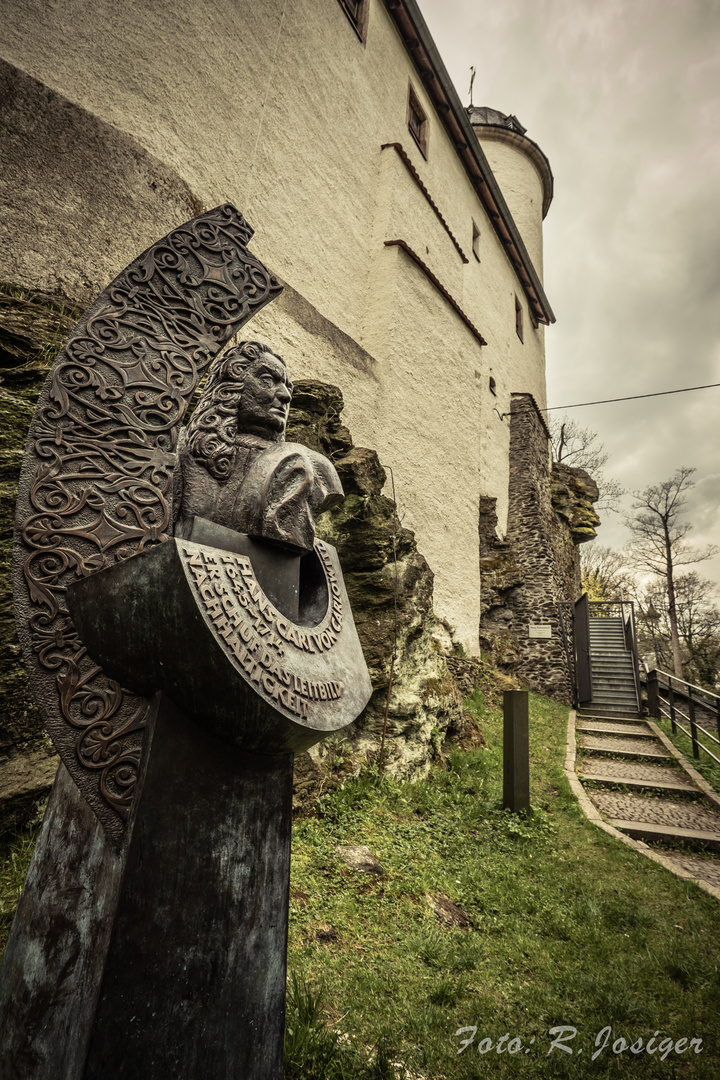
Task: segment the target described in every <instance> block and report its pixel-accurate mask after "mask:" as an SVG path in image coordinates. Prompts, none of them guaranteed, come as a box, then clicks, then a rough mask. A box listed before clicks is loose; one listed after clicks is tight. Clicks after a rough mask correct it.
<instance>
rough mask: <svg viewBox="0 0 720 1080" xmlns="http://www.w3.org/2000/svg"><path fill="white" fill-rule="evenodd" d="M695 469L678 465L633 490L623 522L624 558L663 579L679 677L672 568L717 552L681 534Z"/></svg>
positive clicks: (680, 662)
mask: <svg viewBox="0 0 720 1080" xmlns="http://www.w3.org/2000/svg"><path fill="white" fill-rule="evenodd" d="M694 472H695V469H689V468H681V469H678V470H677V472H676V473H675V475H674V476H672V477H670V479H669V480H664V481H663V482H662V483H661V484H656V485H654V486H651V487H647V488H645V490H644V491H640V492H635V495H634V498H635V502H634V504H633V508H632V509H633V514H632V516H628V517H627V518H626V521H625V524H626V525H627V527H628V529H629V530H630V532H631V533H632V539H631V541H630V543H629V544H628V545H627V549H626V550H627V555H628V562H629V563H630V565H631V566H633V567H634V568H635V569H636V570H638V571H639V572H640V573H643V574H653V575H654V576H656V577H658V578H661V579H662V580H663V582H664V590H665V594H666V596H667V617H668V623H669V627H670V645H671V648H672V658H673V669H674V673H675V675H677V677H678V678H679V679H682V677H683V656H682V648H681V645H680V633H679V630H678V603H677V587H676V580H675V579H676V570H677V568H678V567H679V566H688V565H690V564H692V563H698V562H703V561H704V560H705V559H709V558H711V556H713V555H715V554H716V552H717V550H718V549H717V548H716V547H714V546H708V547H706V548H702V549H699V548H692V547H691V546H690V545H689V544H688V543H687V542H686V541H685V537H686V536H687V534H688V533H689V531H690V529H691V528H692V525H691V524H690V522H688V521H683V520H682V519H683V516H684V513H685V499H686V495H687V492H688V491H689V489H690V488H691V487H693V484H694V481H693V480H691V479H690V478H691V476H692V474H693V473H694Z"/></svg>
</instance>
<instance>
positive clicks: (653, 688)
mask: <svg viewBox="0 0 720 1080" xmlns="http://www.w3.org/2000/svg"><path fill="white" fill-rule="evenodd" d="M647 694H648V712H649V713H650V715H651V716H654V717H655V718H656V719H657V720H659V719H660V693H659V691H658V673H657V671H656V670H653V671H648V677H647Z"/></svg>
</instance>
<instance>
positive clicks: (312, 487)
mask: <svg viewBox="0 0 720 1080" xmlns="http://www.w3.org/2000/svg"><path fill="white" fill-rule="evenodd" d="M291 396H292V383H291V381H290V377H289V375H288V371H287V368H286V366H285V361H284V360H283V359H282V357H281V356H277V355H276V354H275V353H273V352H271V351H270V349H269V347H268V346H266V345H262V344H261V343H260V342H257V341H244V342H241V344H240V345H238V346H237V347H236V348H233V349H229V350H228V352H226V353H225V354H224V355H223V357H222V358H221V360H219V361H218V363H217V364H215V365H214V366H213V369H212V371H211V372H210V377H209V379H208V382H207V386H206V387H205V390H204V391H203V394H202V397H201V398H200V401H199V402H198V405H197V408H196V409H195V412H194V413H193V415H192V418H191V420H190V422H189V424H188V426H187V431H186V433H185V438H184V440H183V445H182V447H181V449H180V454H179V467H178V471H177V473H176V477H177V484H176V496H175V501H176V505H177V507H178V523H177V528H176V530H175V535H176V536H177V535H180V536H188V535H189V529H190V528H191V527H192V521H193V519H194V518H195V517H203V518H207V519H210V520H211V521H216V522H218V523H219V524H221V525H225V526H227V527H228V528H232V529H235V530H236V531H237V532H240V533H247V534H248V535H250V536H252V537H255V538H257V539H262V540H266V541H268V542H269V543H272V544H274V545H279V546H281V547H284V548H289V549H290V550H294V551H301V552H302V551H312V549H313V544H314V542H315V519H316V518H317V516H318V515H319V514H321V513H322V512H323V510H326V509H328V508H329V507H330V506H332V505H334V504H335V503H337V502H338V501H339V500H340V499H341V498H342V494H343V490H342V485H341V483H340V480H339V478H338V475H337V472H336V471H335V466H334V465H333V464H332V462H330V461H328V459H327V458H326V457H325V456H324V455H322V454H318V453H316V452H315V451H314V450H309V449H308V448H307V447H305V446H301V445H300V444H298V443H286V442H285V426H286V424H287V418H288V411H289V407H290V400H291Z"/></svg>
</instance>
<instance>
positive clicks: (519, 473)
mask: <svg viewBox="0 0 720 1080" xmlns="http://www.w3.org/2000/svg"><path fill="white" fill-rule="evenodd" d="M511 409H512V411H511V417H510V484H509V507H510V509H509V515H508V530H507V534H506V537H505V540H504V541H500V540H498V538H497V535H496V532H495V526H496V523H497V519H496V516H495V501H494V499H492V498H486V499H483V500H481V505H480V572H481V578H482V604H481V607H482V619H481V627H480V640H481V644H482V645H483V647H484V648H486V649H488V650H489V651H490V653H491V655H492V657H493V659H494V661H495V662H496V663H497V664H498V665H499V666H500V667H501V668H505V669H507V670H511V671H513V672H514V673H515V674H516V675H517V676H518V677H519V678H520V679H522V681H523V682H525V683H526V684H527V685H528V686H530V687H531V688H532V689H536V690H540V691H542V692H544V693H547V694H551V695H553V696H555V697H560V698H563V699H565V700H568V701H569V700H571V697H572V687H571V681H570V680H571V675H570V664H569V660H568V648H572V643H571V642H570V641H566V640H565V638H564V636H563V626H562V625H561V615H560V612H559V610H558V604H561V603H568V602H572V601H575V600H576V599H577V598H578V597H579V595H580V569H579V558H578V552H577V545H578V544H579V543H582V542H584V541H585V540H590V539H592V537H593V536H594V535H595V531H594V529H595V526H596V525H597V524H599V519H598V517H597V515H596V514H595V512H594V510H593V508H592V503H593V502H594V501H595V500H596V499H597V498H598V494H599V493H598V489H597V487H596V485H595V484H594V482H593V481H592V479H591V478H590V477H589V476H588V474H587V473H585V472H584V471H583V470H582V469H572V468H569V467H568V466H565V465H560V466H558V465H557V464H555V465H553V464H552V462H551V459H550V452H549V433H548V430H547V427H546V425H545V422H544V420H543V418H542V415H541V413H540V412H539V411H538V408H537V405H536V403H535V401H534V400H533V398H532V397H531V396H530V395H529V394H514V395H513V398H512V407H511ZM531 624H546V625H549V627H550V634H551V636H550V638H549V639H546V638H531V637H530V633H529V627H530V625H531Z"/></svg>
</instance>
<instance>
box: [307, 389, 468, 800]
mask: <svg viewBox="0 0 720 1080" xmlns="http://www.w3.org/2000/svg"><path fill="white" fill-rule="evenodd" d="M342 409H343V399H342V393H341V392H340V390H339V389H338V388H337V387H332V386H327V385H325V384H323V383H317V382H313V381H310V380H306V381H300V382H297V383H296V384H295V389H294V391H293V401H292V406H291V410H290V419H289V422H288V427H287V438H288V439H290V440H293V441H295V442H302V443H305V445H307V446H310V447H312V448H313V449H315V450H320V451H321V452H322V453H324V454H327V456H328V457H330V458H331V459H332V461H333V464H334V465H335V468H336V469H337V471H338V474H339V476H340V479H341V481H342V484H343V488H344V491H345V497H344V499H343V501H342V502H341V503H340V505H339V506H337V507H335V508H333V509H332V510H330V511H328V512H327V513H326V514H324V515H323V516H322V518H321V519H320V521H319V523H318V535H319V536H321V538H322V539H323V540H326V541H327V542H328V543H330V544H332V545H333V546H334V547H335V548H337V551H338V555H339V557H340V564H341V566H342V568H343V575H344V578H345V585H346V588H347V591H348V596H349V598H350V603H351V604H352V608H353V613H354V617H355V623H356V625H357V628H358V634H359V637H360V643H361V645H362V648H363V652H364V654H365V659H366V661H367V664H368V667H369V669H370V677H371V679H372V683H373V696H372V698H371V699H370V702H369V704H368V706H367V707H366V709H365V710H364V712H363V713H362V714H361V716H360V717H359V718H358V720H357V721H356V722H355V724H354V725H353V727H352V729H351V731H350V733H349V734H348V736H347V737H346V740H345V742H346V744H347V746H348V748H349V749H348V750H347V751H346V752H345V753H343V754H341V755H340V756H341V757H342V758H343V767H344V769H345V771H347V770H349V769H354V768H356V767H357V766H358V765H359V764H360V763H361V762H362V761H363V760H372V759H373V758H375V759H377V755H378V750H379V747H380V743H381V740H382V731H383V726H385V709H386V705H387V703H388V702H387V697H388V685H389V682H390V672H391V668H392V669H393V674H392V690H391V694H390V701H389V706H388V716H387V725H386V738H385V755H384V765H385V767H386V768H387V769H388V771H390V772H392V773H393V774H394V775H397V776H403V777H417V776H421V775H424V774H425V773H426V772H427V771H428V769H429V767H430V764H431V762H432V761H433V760H434V759H436V758H437V757H438V756H439V754H440V746H441V744H442V742H443V741H444V739H445V738H446V736H447V735H448V734H449V733H452V734H457V733H459V732H460V731H461V729H462V726H463V714H462V702H461V696H460V694H459V692H458V690H457V688H456V686H455V683H454V681H453V678H452V675H451V673H450V672H449V670H448V666H447V663H446V661H445V658H444V656H443V653H442V651H441V649H440V648H439V647H438V643H437V641H436V640H435V638H436V635H437V631H438V625H437V623H436V621H435V618H434V615H433V609H432V585H433V574H432V570H431V569H430V567H429V566H428V564H427V562H426V560H425V559H424V558H423V556H422V555H421V554H420V553H419V552H418V550H417V546H416V543H415V536H414V534H413V533H412V532H410V530H408V529H404V528H403V527H402V526H401V525H400V523H399V521H398V519H397V514H396V508H395V504H394V503H393V502H392V501H391V500H390V499H388V498H386V497H385V496H384V495H383V494H382V488H383V486H384V484H385V480H386V476H385V470H384V469H383V467H382V465H381V464H380V461H379V459H378V456H377V454H376V453H375V451H373V450H368V449H365V448H362V447H355V446H353V444H352V439H351V437H350V433H349V432H348V430H347V428H346V427H344V426H343V424H342V423H341V419H340V416H341V413H342ZM393 651H394V652H395V662H394V665H393ZM311 754H312V756H313V758H314V760H315V762H316V765H317V766H318V768H319V769H320V771H321V772H322V771H323V766H324V765H326V766H327V768H332V767H333V761H334V760H336V759H337V751H336V749H335V747H334V746H333V743H332V742H331V741H330V742H329V743H322V744H320V745H319V746H318V747H317V748H313V750H312V751H311ZM308 770H309V765H308V764H307V763H304V762H302V759H299V760H298V762H297V771H298V772H299V773H300V774H303V775H306V774H307V773H308ZM339 776H342V771H341V772H340V773H339ZM308 787H309V788H310V790H312V789H313V785H308Z"/></svg>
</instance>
